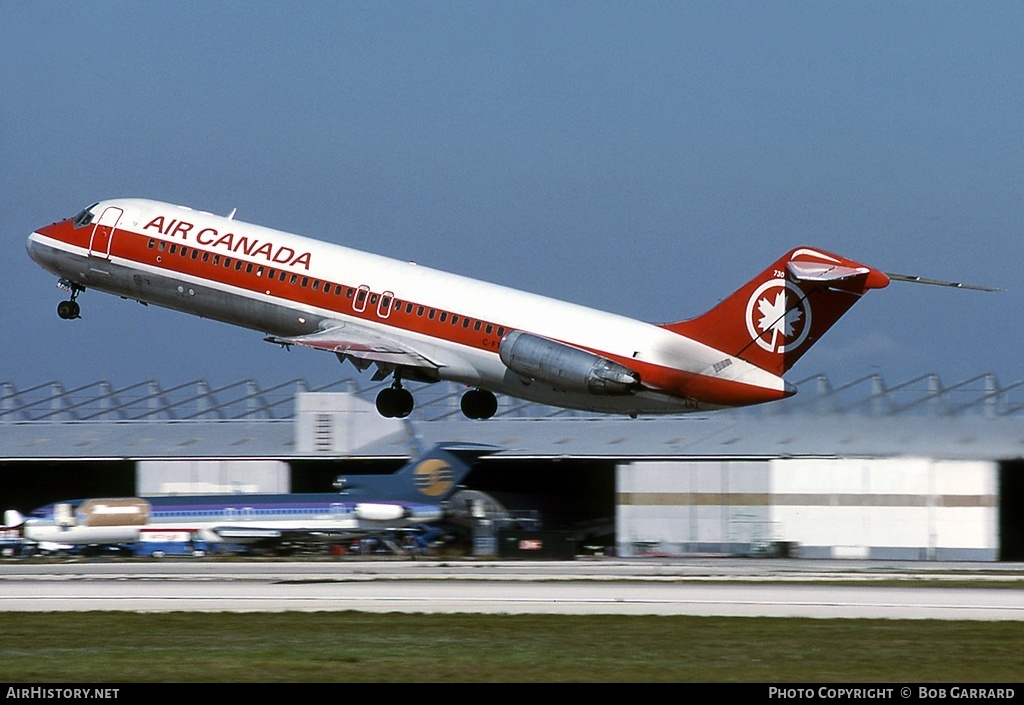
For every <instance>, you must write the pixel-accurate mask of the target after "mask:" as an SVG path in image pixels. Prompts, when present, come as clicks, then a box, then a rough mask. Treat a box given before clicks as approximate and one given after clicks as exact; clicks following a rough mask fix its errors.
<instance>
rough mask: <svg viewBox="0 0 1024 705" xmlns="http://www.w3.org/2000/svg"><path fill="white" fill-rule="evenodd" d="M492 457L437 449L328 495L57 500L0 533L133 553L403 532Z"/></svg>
mask: <svg viewBox="0 0 1024 705" xmlns="http://www.w3.org/2000/svg"><path fill="white" fill-rule="evenodd" d="M496 450H497V449H496V448H494V447H491V446H484V445H477V444H469V443H461V444H460V443H446V444H438V445H436V446H434V447H433V448H431V449H430V450H429V451H427V452H426V453H423V454H421V455H420V456H419V457H417V458H415V459H413V460H411V461H410V462H409V463H407V464H406V465H405V466H403V467H402V468H401V469H400V470H398V471H397V472H395V473H393V474H390V475H350V476H347V477H339V478H338V479H337V480H336V481H335V488H336V489H337V492H326V493H315V494H311V493H299V494H220V495H169V496H156V497H115V498H89V499H78V500H65V501H60V502H54V503H52V504H48V505H45V506H43V507H39V508H38V509H35V510H33V511H32V512H30V513H29V514H28V516H22V515H21V513H20V512H18V511H16V510H7V511H6V512H5V513H4V525H5V526H4V527H3V528H4V529H6V530H13V529H19V528H20V530H21V533H22V536H23V537H24V538H25V539H26V540H28V541H31V542H34V543H36V544H39V545H40V546H47V547H51V548H60V547H63V548H68V547H73V546H97V545H105V544H133V543H137V542H139V541H140V540H141V539H143V538H146V537H148V538H152V537H153V536H157V537H165V538H166V539H167V540H171V539H170V537H179V538H178V539H177V540H181V538H180V537H186V538H185V540H194V541H204V542H207V543H231V544H239V545H250V544H260V545H267V544H270V545H273V544H277V543H280V542H283V541H296V540H314V539H315V540H327V539H338V538H347V537H355V536H361V535H366V534H371V533H381V532H383V531H390V530H398V529H406V528H408V527H412V526H416V525H419V524H428V523H431V522H438V521H441V520H442V519H444V518H446V516H447V513H448V511H447V510H448V506H447V502H448V500H449V499H451V498H452V497H453V495H454V494H455V493H456V491H457V490H458V489H459V483H460V482H461V481H462V480H463V478H465V476H466V475H467V474H468V473H469V471H470V470H471V469H472V463H473V462H474V461H475V460H477V459H479V458H481V457H483V456H484V455H488V454H490V453H493V452H495V451H496Z"/></svg>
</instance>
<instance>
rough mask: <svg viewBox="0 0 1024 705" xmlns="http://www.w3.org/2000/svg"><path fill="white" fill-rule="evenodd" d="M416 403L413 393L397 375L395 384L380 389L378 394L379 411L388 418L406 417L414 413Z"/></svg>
mask: <svg viewBox="0 0 1024 705" xmlns="http://www.w3.org/2000/svg"><path fill="white" fill-rule="evenodd" d="M414 403H415V402H414V401H413V398H412V393H411V392H409V390H408V389H405V388H403V387H402V381H401V380H400V379H398V377H397V376H396V377H395V382H394V384H392V385H391V386H390V387H385V388H384V389H382V390H380V394H378V395H377V411H378V412H379V413H380V415H381V416H383V417H385V418H388V419H404V418H405V417H406V416H408V415H409V414H411V413H412V407H413V404H414Z"/></svg>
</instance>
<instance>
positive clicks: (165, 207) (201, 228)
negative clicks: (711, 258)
mask: <svg viewBox="0 0 1024 705" xmlns="http://www.w3.org/2000/svg"><path fill="white" fill-rule="evenodd" d="M234 215H235V211H232V212H231V214H230V215H228V216H227V217H223V216H218V215H214V214H212V213H207V212H203V211H198V210H193V209H190V208H187V207H185V206H177V205H172V204H168V203H162V202H159V201H153V200H146V199H137V198H131V199H114V200H107V201H100V202H97V203H94V204H92V205H90V206H88V207H87V208H85V209H84V210H82V211H81V212H80V213H78V214H77V215H76V216H74V217H73V218H68V219H66V220H62V221H59V222H56V223H53V224H51V225H48V226H45V227H42V228H39V229H38V230H36V231H35V232H33V233H32V234H31V235H29V237H28V242H27V244H26V246H27V249H28V253H29V255H30V256H31V258H32V259H33V260H35V262H37V263H38V264H39V265H40V266H42V267H43V268H44V269H46V270H48V271H49V272H52V273H53V274H56V275H57V276H58V277H59V281H58V286H60V287H61V288H63V289H65V290H67V291H69V292H70V296H69V298H68V300H66V301H62V302H60V304H59V305H58V307H57V313H58V315H59V316H60V317H61V318H63V319H68V320H73V319H77V318H80V312H81V309H80V305H79V303H78V301H77V299H78V296H79V295H80V294H81V293H82V292H83V291H85V290H86V289H87V288H92V289H97V290H99V291H104V292H107V293H111V294H116V295H118V296H121V297H122V298H128V299H135V300H137V301H139V302H141V303H143V304H154V305H157V306H162V307H166V308H170V309H175V310H178V311H183V312H186V313H191V314H194V315H198V316H202V317H204V318H212V319H215V320H219V321H223V322H226V323H231V324H234V325H238V326H243V327H246V328H249V329H253V330H257V331H262V332H263V333H264V334H265V337H264V340H266V341H268V342H272V343H277V344H280V345H282V346H284V347H291V346H294V345H298V346H303V347H308V348H312V349H315V350H324V351H328V352H333V353H334V354H335V355H337V357H338V359H339V360H340V361H341V362H342V363H344V362H345V361H349V362H351V363H352V364H353V365H355V367H356V368H357V369H358V370H359V371H363V370H366V369H367V368H369V367H370V366H376V371H375V373H374V375H373V378H372V379H373V380H374V381H382V380H386V379H387V378H388V377H389V376H390V377H391V378H392V384H391V385H390V386H389V387H385V388H384V389H383V390H381V392H380V393H379V394H378V396H377V399H376V406H377V410H378V411H379V412H380V414H381V415H382V416H385V417H395V418H404V417H407V416H408V415H409V414H410V413H411V412H412V410H413V407H414V399H413V395H412V393H411V392H410V391H409V390H408V389H406V388H405V387H404V385H403V382H405V381H417V382H437V381H440V380H450V381H454V382H458V383H461V384H464V385H466V387H467V388H468V390H467V391H466V392H465V394H464V395H463V396H462V400H461V408H462V412H463V413H464V414H465V416H466V417H468V418H471V419H486V418H490V417H491V416H493V415H494V413H495V412H496V410H497V398H496V396H495V394H496V393H498V394H505V395H509V396H512V397H517V398H520V399H525V400H529V401H533V402H538V403H541V404H547V405H552V406H558V407H563V408H570V409H577V410H584V411H594V412H601V413H614V414H627V415H629V416H632V417H634V418H635V417H636V416H638V415H640V414H673V413H680V412H691V411H704V410H713V409H721V408H728V407H735V406H745V405H750V404H760V403H764V402H770V401H774V400H778V399H784V398H786V397H789V396H791V395H793V394H795V393H796V388H795V387H794V386H793V385H791V384H790V383H789V382H787V381H786V380H785V379H784V378H783V374H784V373H785V372H786V371H787V370H788V369H790V368H791V367H792V366H793V364H794V363H796V361H797V360H798V359H800V357H801V356H802V355H803V354H804V353H806V352H807V350H808V349H809V348H810V347H811V346H812V345H813V344H814V343H815V342H816V341H817V340H818V339H819V338H821V336H822V335H823V334H824V333H825V331H826V330H828V328H830V327H831V326H832V325H833V324H834V323H835V322H836V321H837V320H838V319H839V318H840V316H842V315H843V314H844V313H845V312H846V311H847V310H848V309H849V308H850V307H851V306H853V304H855V303H856V302H857V301H858V300H859V299H860V298H861V296H863V295H864V294H865V293H867V292H868V291H869V290H871V289H881V288H884V287H886V286H888V284H889V282H890V281H891V280H901V281H912V282H918V283H927V284H937V285H944V286H953V287H959V288H968V289H979V290H987V291H991V290H993V289H989V288H988V287H980V286H969V285H966V284H962V283H957V282H945V281H939V280H931V279H921V278H920V277H914V276H909V275H902V274H887V273H885V272H882V271H880V270H878V269H875V268H872V267H868V266H865V265H863V264H859V263H857V262H855V261H853V260H850V259H847V258H845V257H841V256H839V255H836V254H832V253H830V252H826V251H824V250H821V249H817V248H813V247H797V248H794V249H792V250H790V251H789V252H788V253H786V254H785V255H783V256H782V257H781V258H779V259H778V260H776V261H775V262H773V263H772V264H771V265H770V266H769V267H768V268H767V269H765V270H764V271H763V272H761V273H760V274H758V275H757V276H756V277H754V278H753V279H751V280H750V281H749V282H747V283H746V284H745V285H743V286H742V287H740V288H739V289H738V290H737V291H736V292H734V293H733V294H732V295H731V296H729V297H728V298H726V299H725V300H723V301H722V302H721V303H719V304H718V305H717V306H715V307H714V308H712V309H711V310H710V311H708V312H707V313H704V314H703V315H700V316H698V317H696V318H692V319H689V320H682V321H678V322H673V323H663V324H654V323H647V322H643V321H640V320H636V319H632V318H628V317H625V316H621V315H616V314H611V313H605V312H601V311H598V310H594V309H591V308H586V307H583V306H578V305H574V304H571V303H566V302H563V301H558V300H554V299H551V298H547V297H543V296H538V295H535V294H530V293H526V292H522V291H517V290H514V289H511V288H507V287H504V286H498V285H495V284H489V283H485V282H482V281H477V280H473V279H469V278H466V277H463V276H460V275H456V274H448V273H444V272H441V271H438V270H434V269H431V268H428V267H423V266H419V265H416V264H415V263H410V262H402V261H399V260H395V259H389V258H386V257H382V256H379V255H375V254H369V253H365V252H361V251H357V250H353V249H350V248H346V247H342V246H339V245H335V244H331V243H327V242H322V241H319V240H313V239H310V238H306V237H302V236H299V235H293V234H290V233H285V232H281V231H278V230H272V229H270V228H266V227H262V226H258V225H253V224H249V223H244V222H242V221H238V220H235V219H234Z"/></svg>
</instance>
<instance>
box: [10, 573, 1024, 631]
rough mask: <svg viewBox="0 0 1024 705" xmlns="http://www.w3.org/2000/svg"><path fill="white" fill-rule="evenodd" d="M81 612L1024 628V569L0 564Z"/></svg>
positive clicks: (16, 598)
mask: <svg viewBox="0 0 1024 705" xmlns="http://www.w3.org/2000/svg"><path fill="white" fill-rule="evenodd" d="M993 583H998V587H991V586H990V585H992V584H993ZM86 610H126V611H140V612H167V611H234V612H249V611H271V612H276V611H290V610H294V611H326V610H330V611H337V610H359V611H367V612H432V613H441V612H450V613H454V612H473V613H493V614H499V613H500V614H523V613H531V614H650V615H697V616H733V617H735V616H745V617H753V616H768V617H810V618H828V619H831V618H882V619H945V620H986V621H992V620H1015V621H1016V620H1024V566H1020V565H1008V564H969V565H968V564H955V563H954V564H934V563H929V564H923V565H920V564H896V563H884V564H868V563H861V562H853V561H834V562H827V561H771V560H768V561H765V560H760V561H758V560H735V559H720V560H711V559H700V560H671V561H661V560H659V561H650V560H647V559H644V560H642V561H641V560H616V559H594V560H579V561H569V562H518V561H514V562H512V561H479V562H478V561H350V560H345V561H296V562H263V561H257V562H245V563H242V562H212V561H203V560H196V559H192V560H182V561H175V562H122V563H55V564H32V563H28V562H12V563H6V564H2V565H0V611H86Z"/></svg>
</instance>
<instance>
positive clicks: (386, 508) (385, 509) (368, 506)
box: [356, 502, 406, 521]
mask: <svg viewBox="0 0 1024 705" xmlns="http://www.w3.org/2000/svg"><path fill="white" fill-rule="evenodd" d="M404 516H406V511H405V507H403V506H401V505H400V504H378V503H374V502H360V503H359V504H357V505H356V518H357V519H363V520H366V521H395V520H396V519H401V518H402V517H404Z"/></svg>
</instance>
